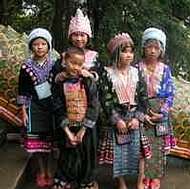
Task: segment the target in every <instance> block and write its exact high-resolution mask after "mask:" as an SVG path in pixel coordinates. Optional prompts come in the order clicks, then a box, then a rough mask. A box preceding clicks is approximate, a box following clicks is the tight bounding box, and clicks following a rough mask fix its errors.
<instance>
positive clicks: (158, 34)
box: [142, 27, 166, 52]
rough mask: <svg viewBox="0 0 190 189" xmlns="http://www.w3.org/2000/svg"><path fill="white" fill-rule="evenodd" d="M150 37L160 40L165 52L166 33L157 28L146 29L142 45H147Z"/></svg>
mask: <svg viewBox="0 0 190 189" xmlns="http://www.w3.org/2000/svg"><path fill="white" fill-rule="evenodd" d="M149 39H155V40H158V41H159V42H160V43H161V47H162V48H163V52H165V49H166V34H165V33H164V32H163V31H162V30H160V29H157V28H153V27H151V28H148V29H146V30H145V31H144V33H143V36H142V47H144V46H145V43H146V41H147V40H149Z"/></svg>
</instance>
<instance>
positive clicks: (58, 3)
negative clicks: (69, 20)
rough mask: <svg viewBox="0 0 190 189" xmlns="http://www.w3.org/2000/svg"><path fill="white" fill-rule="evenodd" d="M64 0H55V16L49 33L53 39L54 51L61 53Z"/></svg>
mask: <svg viewBox="0 0 190 189" xmlns="http://www.w3.org/2000/svg"><path fill="white" fill-rule="evenodd" d="M64 6H65V0H55V14H54V17H53V21H52V26H51V31H52V35H53V39H54V44H55V45H54V47H55V49H56V50H57V51H58V52H59V53H61V52H62V51H63V47H64V44H63V41H64V32H63V31H64V30H63V14H64Z"/></svg>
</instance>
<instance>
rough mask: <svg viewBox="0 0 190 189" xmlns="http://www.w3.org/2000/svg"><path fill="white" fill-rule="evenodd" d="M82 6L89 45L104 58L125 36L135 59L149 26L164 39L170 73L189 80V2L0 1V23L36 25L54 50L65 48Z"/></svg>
mask: <svg viewBox="0 0 190 189" xmlns="http://www.w3.org/2000/svg"><path fill="white" fill-rule="evenodd" d="M79 6H80V7H81V8H82V9H83V11H84V12H86V13H87V14H88V15H89V17H90V19H91V23H92V27H93V33H94V38H93V41H92V44H93V45H94V48H95V49H97V50H98V51H99V53H100V56H101V59H102V60H103V61H104V60H106V58H107V53H106V44H107V42H108V40H109V39H110V37H112V36H113V35H114V34H115V33H117V32H128V33H130V34H131V36H132V37H133V39H134V41H135V44H136V47H137V58H138V57H140V53H141V52H140V46H141V36H142V32H143V31H144V30H145V29H146V28H147V27H150V26H154V27H158V28H161V29H162V30H164V31H165V32H166V35H167V57H166V61H167V62H168V64H170V65H171V66H172V67H173V71H174V75H182V76H183V78H185V79H188V80H190V64H189V60H190V0H180V1H178V0H168V1H165V0H154V1H152V0H109V1H107V0H101V1H100V0H46V1H43V0H25V1H24V0H1V1H0V24H3V25H11V26H12V27H13V28H14V29H15V30H17V31H18V32H26V33H28V32H30V31H31V29H33V28H35V27H39V26H40V27H45V28H47V29H49V30H50V31H51V33H52V35H53V38H54V47H55V49H56V50H57V51H58V52H61V51H63V50H64V49H65V48H66V47H67V46H68V40H67V31H68V25H69V20H70V17H71V16H72V15H74V13H75V11H76V8H78V7H79Z"/></svg>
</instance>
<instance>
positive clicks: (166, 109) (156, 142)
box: [138, 28, 175, 189]
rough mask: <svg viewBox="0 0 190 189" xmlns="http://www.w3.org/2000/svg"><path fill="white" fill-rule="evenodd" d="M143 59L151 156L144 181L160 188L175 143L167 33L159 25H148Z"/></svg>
mask: <svg viewBox="0 0 190 189" xmlns="http://www.w3.org/2000/svg"><path fill="white" fill-rule="evenodd" d="M142 47H143V59H142V61H140V62H139V64H138V66H139V69H140V70H141V71H142V73H143V75H144V77H143V78H144V79H145V82H146V85H147V89H148V90H147V91H148V94H147V95H148V101H147V102H148V106H149V120H150V121H151V123H145V128H146V129H145V134H146V136H148V138H149V140H150V143H151V149H152V157H151V158H150V159H146V160H145V165H144V173H145V179H144V184H145V187H144V188H146V189H159V188H160V179H161V178H162V177H163V176H164V173H165V165H166V150H168V148H170V147H172V146H173V145H175V142H174V137H173V132H172V127H171V123H170V115H169V114H170V108H171V107H172V105H173V97H174V84H173V79H172V76H171V70H170V67H169V66H168V65H166V64H164V63H163V62H162V60H163V56H164V53H165V47H166V35H165V33H164V32H163V31H162V30H160V29H157V28H148V29H146V30H145V31H144V33H143V36H142Z"/></svg>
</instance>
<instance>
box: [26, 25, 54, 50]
mask: <svg viewBox="0 0 190 189" xmlns="http://www.w3.org/2000/svg"><path fill="white" fill-rule="evenodd" d="M37 38H43V39H45V40H46V41H47V43H48V46H49V49H50V50H51V49H52V36H51V34H50V33H49V31H48V30H46V29H44V28H36V29H34V30H32V31H31V33H30V34H29V36H28V46H29V49H30V50H31V45H32V42H33V41H34V40H35V39H37Z"/></svg>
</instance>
